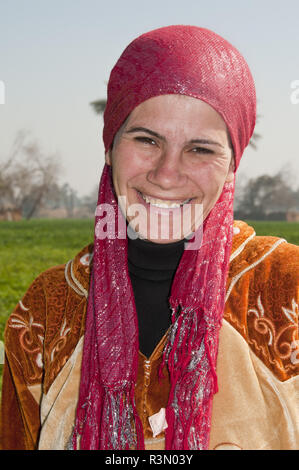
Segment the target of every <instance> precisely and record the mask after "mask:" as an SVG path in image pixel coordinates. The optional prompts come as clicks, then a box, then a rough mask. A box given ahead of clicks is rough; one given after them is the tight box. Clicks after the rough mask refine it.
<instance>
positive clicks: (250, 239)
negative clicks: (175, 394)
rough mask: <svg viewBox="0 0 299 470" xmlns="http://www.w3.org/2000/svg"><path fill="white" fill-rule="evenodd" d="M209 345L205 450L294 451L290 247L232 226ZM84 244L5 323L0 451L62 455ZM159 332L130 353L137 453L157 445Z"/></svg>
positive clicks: (82, 303)
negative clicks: (140, 439)
mask: <svg viewBox="0 0 299 470" xmlns="http://www.w3.org/2000/svg"><path fill="white" fill-rule="evenodd" d="M234 233H235V235H234V240H233V248H232V255H231V259H230V270H229V276H228V280H227V293H226V305H225V312H224V320H223V326H222V328H221V332H220V339H219V354H218V361H217V375H218V384H219V391H218V393H217V394H216V395H215V396H214V400H213V413H212V426H211V437H210V449H297V448H298V446H299V429H298V428H299V424H298V423H299V405H298V403H299V400H298V398H299V396H298V395H299V394H298V390H299V379H298V371H299V341H298V304H299V283H298V281H299V247H297V246H295V245H291V244H288V243H286V242H285V241H284V240H282V239H278V238H275V237H257V236H255V233H254V230H253V228H251V227H249V226H248V225H247V224H245V223H244V222H239V221H238V222H235V225H234ZM92 249H93V246H92V245H89V246H88V247H86V248H84V249H83V250H82V251H81V252H80V253H79V254H78V255H77V256H76V257H75V258H74V260H72V261H70V262H68V263H67V264H66V265H62V266H57V267H54V268H51V269H49V270H47V271H46V272H44V273H42V274H41V275H40V276H39V277H38V278H37V279H36V280H35V281H34V282H33V283H32V285H31V286H30V288H29V289H28V291H27V292H26V294H25V295H24V297H23V299H22V300H20V302H19V303H18V305H17V306H16V308H15V310H14V312H13V313H12V314H11V316H10V317H9V319H8V322H7V325H6V330H5V364H4V373H3V386H2V407H1V424H0V430H1V448H2V449H65V448H66V446H67V442H68V439H69V437H70V434H71V432H72V427H73V424H74V417H75V410H76V403H77V399H78V392H79V381H80V367H81V359H82V346H83V338H84V317H85V313H86V306H87V294H88V284H89V274H90V264H91V262H92ZM165 341H166V335H165V336H164V337H163V338H162V339H161V341H160V343H159V344H158V345H157V347H156V348H155V350H154V352H153V353H152V355H151V357H150V358H145V356H143V354H142V353H139V366H138V380H137V384H136V390H135V398H136V405H137V410H138V414H139V416H140V418H141V421H142V424H143V429H144V436H145V444H146V449H164V432H163V431H162V432H161V433H160V434H159V435H157V436H156V437H155V438H154V437H153V433H152V429H151V426H150V424H149V420H148V418H149V416H152V415H153V414H155V413H157V412H159V410H160V409H161V408H163V407H164V408H165V407H166V405H167V399H168V393H169V377H168V372H167V369H166V368H164V375H165V378H164V379H163V380H162V381H161V382H159V381H158V378H157V370H158V368H159V365H160V363H161V355H162V350H163V346H164V344H165Z"/></svg>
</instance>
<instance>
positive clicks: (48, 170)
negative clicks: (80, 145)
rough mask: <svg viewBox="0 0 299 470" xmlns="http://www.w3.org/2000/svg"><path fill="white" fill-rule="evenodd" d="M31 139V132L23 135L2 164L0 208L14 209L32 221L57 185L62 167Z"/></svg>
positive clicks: (56, 159)
mask: <svg viewBox="0 0 299 470" xmlns="http://www.w3.org/2000/svg"><path fill="white" fill-rule="evenodd" d="M28 137H29V135H28V132H24V131H22V132H20V133H19V134H18V135H17V137H16V139H15V142H14V145H13V148H12V151H11V153H10V155H9V156H8V158H7V159H6V161H4V163H2V164H1V165H0V208H1V209H2V210H4V209H5V207H6V206H10V207H14V208H16V209H19V210H21V211H22V213H23V215H24V216H25V217H26V218H27V219H30V218H31V217H32V216H33V215H34V213H35V212H36V210H37V209H38V208H39V207H40V206H41V204H42V203H43V200H44V199H45V198H46V196H47V193H48V192H49V191H50V189H51V187H52V186H53V185H54V184H55V183H56V182H57V179H58V175H59V173H60V172H61V165H60V163H59V162H58V156H57V155H46V154H45V153H44V152H43V151H42V150H41V148H40V146H39V145H38V144H37V143H36V142H33V141H29V139H28Z"/></svg>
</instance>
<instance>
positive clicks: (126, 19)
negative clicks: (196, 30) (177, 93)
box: [0, 0, 299, 220]
mask: <svg viewBox="0 0 299 470" xmlns="http://www.w3.org/2000/svg"><path fill="white" fill-rule="evenodd" d="M298 18H299V3H298V1H297V0H288V1H287V2H273V1H272V2H271V1H268V0H263V1H262V2H260V1H258V0H251V1H247V2H239V1H237V0H227V1H226V2H223V1H221V0H210V1H209V2H206V1H201V0H196V1H195V0H192V1H190V0H185V1H184V2H182V1H181V0H172V1H171V2H166V1H163V0H151V1H148V2H140V1H137V0H127V1H126V2H123V1H120V0H115V1H114V2H104V1H101V0H84V1H83V0H59V1H58V0H52V1H51V2H48V1H46V0H27V1H24V0H9V1H8V0H6V1H3V0H1V1H0V103H1V96H2V104H0V219H2V220H11V219H19V218H25V219H30V218H36V217H42V218H83V217H87V218H92V217H93V214H94V207H95V204H96V197H97V186H98V182H99V179H100V175H101V170H102V167H103V163H104V147H103V144H102V127H103V119H102V114H101V109H103V104H104V103H105V99H106V84H107V81H108V79H109V73H110V70H111V68H112V67H113V65H114V64H115V62H116V60H117V59H118V57H119V56H120V54H121V52H122V51H123V49H124V48H125V47H126V46H127V45H128V43H129V42H130V41H131V40H133V39H134V38H135V37H136V36H138V35H140V34H142V33H144V32H146V31H149V30H151V29H154V28H157V27H161V26H166V25H170V24H194V25H199V26H203V27H206V28H209V29H212V30H214V31H215V32H217V33H218V34H220V35H222V36H224V37H225V38H226V39H227V40H229V41H230V42H231V43H232V44H234V45H235V46H236V47H237V48H238V49H239V50H240V51H241V53H242V54H243V55H244V56H245V58H246V60H247V61H248V63H249V66H250V68H251V70H252V73H253V76H254V78H255V82H256V89H257V98H258V122H257V126H256V131H255V135H254V139H253V140H252V142H251V145H250V146H249V147H248V148H247V149H246V151H245V155H244V158H243V159H242V162H241V166H240V169H239V173H238V178H237V188H238V190H237V195H236V207H235V208H236V211H237V215H239V216H240V217H247V218H250V219H267V220H269V219H270V220H273V219H274V220H277V219H279V220H299V202H298V194H299V193H298V186H299V183H298V175H299V158H298V156H299V139H298V136H299V129H298V125H299V19H298ZM92 103H93V104H92ZM97 104H100V105H102V108H101V106H100V107H99V106H97Z"/></svg>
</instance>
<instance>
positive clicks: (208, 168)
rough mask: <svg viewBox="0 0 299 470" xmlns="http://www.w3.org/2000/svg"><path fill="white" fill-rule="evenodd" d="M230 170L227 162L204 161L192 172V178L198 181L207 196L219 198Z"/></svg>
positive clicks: (199, 187) (199, 186)
mask: <svg viewBox="0 0 299 470" xmlns="http://www.w3.org/2000/svg"><path fill="white" fill-rule="evenodd" d="M227 171H228V166H227V164H225V165H224V164H220V163H217V162H214V163H203V164H201V166H200V167H198V168H197V169H196V171H195V169H194V171H193V172H192V173H191V174H190V178H191V179H192V180H193V182H195V183H196V185H197V187H198V189H199V190H201V191H202V192H203V193H204V195H205V196H207V197H210V198H212V197H215V198H217V197H218V196H219V195H220V193H221V191H222V188H223V185H224V183H225V180H226V176H227Z"/></svg>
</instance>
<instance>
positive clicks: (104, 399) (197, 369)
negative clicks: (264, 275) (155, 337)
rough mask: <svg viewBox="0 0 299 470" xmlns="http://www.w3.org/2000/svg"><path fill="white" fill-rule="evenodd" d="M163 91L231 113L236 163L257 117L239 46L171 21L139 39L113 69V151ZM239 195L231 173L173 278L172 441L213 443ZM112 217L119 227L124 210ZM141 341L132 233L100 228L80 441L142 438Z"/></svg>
mask: <svg viewBox="0 0 299 470" xmlns="http://www.w3.org/2000/svg"><path fill="white" fill-rule="evenodd" d="M165 94H183V95H187V96H192V97H194V98H197V99H201V100H203V101H205V102H207V103H208V104H209V105H211V106H212V107H213V108H214V109H215V110H216V111H217V112H218V113H219V114H220V115H221V116H222V117H223V119H224V121H225V123H226V125H227V128H228V130H229V134H230V138H231V142H232V146H233V150H234V156H235V167H236V168H237V166H238V165H239V162H240V159H241V156H242V154H243V151H244V149H245V147H246V146H247V145H248V143H249V140H250V137H251V135H252V133H253V130H254V126H255V118H256V97H255V87H254V82H253V79H252V76H251V73H250V71H249V68H248V65H247V64H246V62H245V60H244V58H243V57H242V56H241V54H240V53H239V52H238V51H237V50H236V49H235V48H234V47H233V46H232V45H231V44H229V43H228V42H227V41H226V40H224V39H223V38H221V37H220V36H218V35H217V34H215V33H213V32H212V31H209V30H207V29H204V28H199V27H195V26H168V27H165V28H160V29H157V30H154V31H151V32H149V33H146V34H143V35H142V36H140V37H138V38H137V39H135V40H134V41H133V42H132V43H131V44H130V45H129V46H128V47H127V48H126V49H125V51H124V52H123V54H122V55H121V57H120V59H119V60H118V62H117V63H116V65H115V67H114V68H113V70H112V72H111V75H110V80H109V84H108V100H107V106H106V110H105V114H104V131H103V139H104V144H105V148H106V151H107V150H108V149H109V148H110V147H111V145H112V142H113V139H114V136H115V134H116V132H117V131H118V129H119V128H120V126H121V125H122V124H123V122H124V120H125V119H126V117H127V116H128V115H129V114H130V112H131V111H132V110H133V109H134V108H135V107H136V106H138V105H139V104H140V103H142V102H144V101H145V100H147V99H149V98H151V97H154V96H158V95H165ZM233 196H234V183H226V184H225V185H224V187H223V190H222V194H221V196H220V198H219V200H218V201H217V203H216V204H215V206H214V208H213V209H212V210H211V212H210V214H209V215H208V217H207V218H206V220H205V221H204V224H203V239H202V245H201V248H200V249H198V250H197V251H192V250H185V251H184V253H183V256H182V259H181V261H180V264H179V267H178V269H177V271H176V274H175V278H174V281H173V285H172V289H171V295H170V299H169V302H170V306H171V308H172V312H173V314H172V327H171V330H170V334H169V338H168V342H167V345H166V348H165V351H164V355H163V364H164V363H166V364H167V366H168V369H169V373H170V395H169V400H168V404H167V408H166V419H167V423H168V428H167V429H166V432H165V434H166V442H165V448H166V449H193V450H195V449H208V445H209V435H210V418H211V409H212V398H213V394H214V393H215V392H216V391H217V377H216V361H217V352H218V342H219V330H220V327H221V323H222V317H223V310H224V298H225V288H226V278H227V271H228V265H229V256H230V251H231V241H232V226H233ZM103 203H106V204H110V205H111V206H112V207H113V208H114V211H115V212H114V213H115V214H117V209H118V206H117V200H116V196H115V193H114V189H113V184H112V178H111V171H110V168H109V167H107V166H105V168H104V170H103V174H102V178H101V183H100V190H99V199H98V204H103ZM98 219H99V217H96V221H95V223H96V224H97V222H98ZM113 223H115V229H116V233H117V231H118V219H117V218H115V220H113ZM138 349H139V345H138V322H137V314H136V308H135V303H134V296H133V290H132V285H131V282H130V278H129V273H128V261H127V239H109V238H106V239H104V240H102V239H98V238H97V237H96V236H95V243H94V257H93V269H92V275H91V282H90V291H89V298H88V307H87V318H86V328H85V338H84V350H83V360H82V370H81V383H80V395H79V402H78V406H77V415H76V423H75V428H74V433H73V439H72V442H73V446H74V448H77V447H78V442H79V440H80V444H79V445H80V448H81V449H119V450H121V449H143V448H144V439H143V432H142V425H141V421H140V419H139V416H138V414H137V411H136V406H135V400H134V390H135V384H136V379H137V365H138ZM161 386H163V382H162V383H161Z"/></svg>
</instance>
